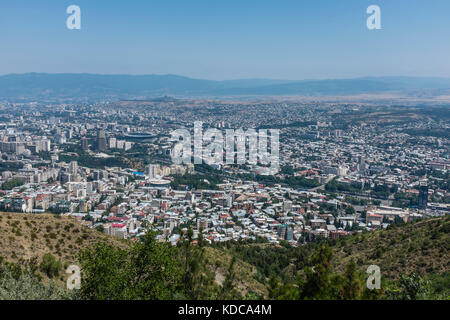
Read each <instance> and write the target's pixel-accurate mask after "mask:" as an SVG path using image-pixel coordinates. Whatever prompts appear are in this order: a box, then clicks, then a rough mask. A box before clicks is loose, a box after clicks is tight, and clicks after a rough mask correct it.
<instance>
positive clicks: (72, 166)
mask: <svg viewBox="0 0 450 320" xmlns="http://www.w3.org/2000/svg"><path fill="white" fill-rule="evenodd" d="M69 172H70V174H71V175H73V176H74V175H76V174H77V172H78V163H77V162H76V161H71V162H70V164H69Z"/></svg>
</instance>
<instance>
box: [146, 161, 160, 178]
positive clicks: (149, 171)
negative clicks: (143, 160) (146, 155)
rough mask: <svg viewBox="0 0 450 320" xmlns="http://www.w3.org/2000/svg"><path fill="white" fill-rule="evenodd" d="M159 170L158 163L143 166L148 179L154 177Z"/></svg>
mask: <svg viewBox="0 0 450 320" xmlns="http://www.w3.org/2000/svg"><path fill="white" fill-rule="evenodd" d="M158 172H159V165H158V164H149V165H148V166H147V167H145V175H146V176H148V177H149V178H150V179H155V178H156V176H157V175H158Z"/></svg>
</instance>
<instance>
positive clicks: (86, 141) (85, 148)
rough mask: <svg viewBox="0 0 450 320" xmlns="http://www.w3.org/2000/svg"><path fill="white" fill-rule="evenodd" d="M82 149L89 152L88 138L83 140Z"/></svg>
mask: <svg viewBox="0 0 450 320" xmlns="http://www.w3.org/2000/svg"><path fill="white" fill-rule="evenodd" d="M81 147H82V148H83V150H84V151H87V150H89V140H88V139H87V138H82V139H81Z"/></svg>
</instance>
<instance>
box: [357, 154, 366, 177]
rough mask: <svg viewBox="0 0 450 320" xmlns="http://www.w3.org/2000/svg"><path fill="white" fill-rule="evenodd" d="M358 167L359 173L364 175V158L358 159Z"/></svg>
mask: <svg viewBox="0 0 450 320" xmlns="http://www.w3.org/2000/svg"><path fill="white" fill-rule="evenodd" d="M358 165H359V172H360V173H361V174H363V175H364V174H365V173H366V159H365V158H364V156H360V157H359V164H358Z"/></svg>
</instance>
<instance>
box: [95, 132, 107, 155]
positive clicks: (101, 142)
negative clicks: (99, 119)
mask: <svg viewBox="0 0 450 320" xmlns="http://www.w3.org/2000/svg"><path fill="white" fill-rule="evenodd" d="M97 150H98V151H106V133H105V130H99V131H98V132H97Z"/></svg>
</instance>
